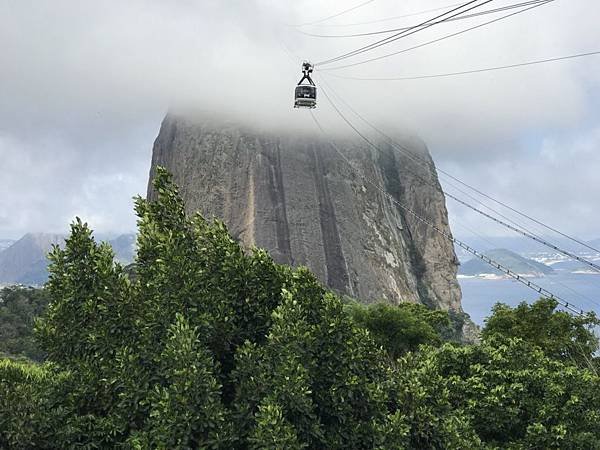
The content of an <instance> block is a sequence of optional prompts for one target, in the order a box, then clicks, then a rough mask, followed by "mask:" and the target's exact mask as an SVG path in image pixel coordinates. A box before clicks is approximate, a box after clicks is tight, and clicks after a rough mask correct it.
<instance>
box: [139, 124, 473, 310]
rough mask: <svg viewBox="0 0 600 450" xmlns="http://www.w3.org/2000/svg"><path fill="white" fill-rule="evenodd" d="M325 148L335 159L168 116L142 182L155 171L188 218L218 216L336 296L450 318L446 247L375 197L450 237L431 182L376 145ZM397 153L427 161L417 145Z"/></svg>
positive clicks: (455, 295) (455, 292)
mask: <svg viewBox="0 0 600 450" xmlns="http://www.w3.org/2000/svg"><path fill="white" fill-rule="evenodd" d="M336 145H337V147H338V148H339V149H340V150H341V151H342V152H343V155H344V156H343V157H342V156H340V155H339V153H337V152H336V151H335V149H334V148H333V147H332V146H331V145H330V143H329V142H325V141H324V140H320V139H318V138H314V137H307V136H303V135H300V134H296V135H294V134H287V135H283V134H277V135H275V134H272V135H269V134H265V133H262V132H257V131H255V130H252V129H248V128H245V127H241V126H238V125H232V124H223V123H218V122H214V121H212V122H211V121H208V120H202V121H192V120H187V119H184V118H181V117H176V116H172V115H168V116H167V117H166V118H165V120H164V121H163V123H162V126H161V130H160V133H159V135H158V137H157V139H156V141H155V143H154V149H153V155H152V169H151V174H150V177H151V178H152V173H153V171H154V167H156V166H157V165H161V166H165V167H166V168H167V169H168V170H169V171H171V172H172V173H173V176H174V180H175V182H176V183H177V184H178V185H179V186H180V191H181V194H182V196H183V198H184V200H185V202H186V208H187V210H188V212H189V213H193V212H196V211H200V212H201V213H202V214H203V215H204V216H205V217H208V218H210V217H218V218H220V219H222V220H224V222H225V223H226V224H227V226H228V227H229V230H230V232H231V233H232V235H233V236H235V237H236V238H238V239H239V240H241V241H242V242H243V243H244V244H245V245H246V246H248V247H251V246H258V247H262V248H266V249H267V250H269V251H270V253H271V255H273V257H274V259H275V260H277V261H278V262H281V263H285V264H291V265H296V266H297V265H305V266H308V267H309V268H310V269H311V270H312V271H313V272H314V273H315V274H316V275H317V276H318V277H319V278H320V279H321V280H322V281H323V282H324V283H325V284H326V285H328V286H329V287H331V288H332V289H334V290H336V291H339V292H341V293H345V294H348V295H350V296H353V297H356V298H359V299H361V300H362V301H365V302H372V301H376V300H386V301H388V302H391V303H398V302H400V301H410V302H419V303H424V304H427V305H429V306H431V307H435V308H441V309H446V310H448V309H450V310H454V311H461V306H460V299H461V292H460V288H459V285H458V283H457V281H456V271H457V259H456V256H455V254H454V249H453V246H452V244H451V243H450V242H449V241H448V240H446V239H445V238H443V237H442V236H440V235H439V234H437V233H436V232H435V231H434V230H432V229H431V228H429V227H427V226H426V225H424V224H423V223H421V222H419V221H418V220H416V219H415V218H414V217H412V216H411V215H409V214H406V213H405V212H404V211H403V210H402V209H401V208H399V207H398V206H397V205H395V204H394V203H393V202H392V201H390V200H389V198H388V197H386V196H385V195H383V193H382V192H381V191H380V190H379V189H378V187H381V188H383V189H384V190H385V191H386V192H387V193H389V194H390V195H392V196H393V198H395V199H397V200H398V201H400V202H402V203H403V204H405V205H406V206H408V207H409V208H411V209H412V210H414V211H416V212H417V213H418V214H420V215H422V216H423V217H426V218H427V219H428V220H430V221H432V222H433V223H435V224H436V226H437V227H439V228H441V229H442V230H444V231H445V232H447V233H450V229H449V226H448V218H447V211H446V206H445V200H444V195H443V193H442V191H441V188H440V186H439V183H438V180H437V175H436V174H435V173H432V171H430V170H428V169H427V168H425V167H423V166H422V165H420V164H418V163H416V162H414V161H413V160H411V159H410V158H408V157H406V156H404V155H402V154H400V153H398V152H397V150H394V149H393V148H392V147H391V146H389V145H387V144H384V143H381V145H379V146H378V147H379V149H378V150H374V149H372V148H370V147H369V146H367V145H366V144H365V143H364V142H359V141H357V140H339V141H336ZM408 145H409V146H410V148H411V150H412V151H414V152H415V153H417V154H419V156H420V157H424V158H427V160H429V161H430V162H431V157H430V155H429V152H428V151H427V148H426V147H425V146H424V144H423V143H421V142H420V141H416V140H413V141H410V142H408ZM415 174H417V175H415ZM363 177H365V178H367V179H368V180H371V181H372V182H373V183H374V184H375V185H376V186H374V185H373V184H371V183H368V182H365V180H364V178H363ZM419 178H422V179H424V180H427V181H428V182H427V183H425V182H424V181H423V180H422V179H419ZM150 181H151V180H150ZM153 196H154V193H153V191H152V188H151V184H149V188H148V197H149V198H153Z"/></svg>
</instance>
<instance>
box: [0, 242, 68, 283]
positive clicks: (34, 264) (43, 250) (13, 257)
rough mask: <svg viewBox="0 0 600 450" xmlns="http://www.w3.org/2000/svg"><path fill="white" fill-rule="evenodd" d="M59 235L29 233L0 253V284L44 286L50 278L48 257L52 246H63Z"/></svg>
mask: <svg viewBox="0 0 600 450" xmlns="http://www.w3.org/2000/svg"><path fill="white" fill-rule="evenodd" d="M63 241H64V237H63V236H61V235H59V234H49V233H28V234H26V235H25V236H23V237H22V238H21V239H19V240H18V241H16V242H15V243H14V244H12V245H11V246H10V247H8V248H7V249H5V250H4V251H3V252H1V253H0V283H4V284H11V283H13V284H31V285H36V284H42V283H44V282H45V281H46V278H48V272H47V271H46V266H47V261H46V255H47V253H48V252H49V251H50V248H51V247H52V244H61V243H62V242H63Z"/></svg>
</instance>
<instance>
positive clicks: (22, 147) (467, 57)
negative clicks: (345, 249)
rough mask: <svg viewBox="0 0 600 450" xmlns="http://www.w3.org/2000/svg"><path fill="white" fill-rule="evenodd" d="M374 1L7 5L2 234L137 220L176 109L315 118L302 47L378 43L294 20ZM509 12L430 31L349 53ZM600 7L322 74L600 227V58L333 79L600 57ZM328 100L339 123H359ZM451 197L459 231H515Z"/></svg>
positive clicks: (451, 161) (381, 111)
mask: <svg viewBox="0 0 600 450" xmlns="http://www.w3.org/2000/svg"><path fill="white" fill-rule="evenodd" d="M514 1H516V0H514ZM359 3H361V2H360V1H356V2H350V1H349V0H344V1H342V0H336V1H328V2H323V1H317V0H295V1H291V0H290V1H288V0H173V1H168V2H166V1H164V0H160V1H159V0H155V1H152V0H145V1H140V0H129V1H127V2H122V1H112V0H111V1H109V0H106V1H96V2H91V1H78V0H47V1H44V0H37V1H27V0H0V42H2V50H1V51H0V161H1V162H2V172H1V173H2V175H1V176H0V238H18V237H20V236H21V235H22V234H24V233H25V232H29V231H52V232H61V231H64V230H65V229H66V228H67V226H68V223H69V222H70V220H71V219H72V218H73V217H74V216H75V215H79V216H81V217H83V218H84V219H86V220H88V221H89V222H90V223H91V225H92V227H93V228H95V229H96V230H99V231H101V232H126V231H132V230H134V228H135V217H134V216H133V213H132V201H131V198H132V196H134V195H135V194H142V195H143V194H144V193H145V190H146V183H147V178H148V171H149V167H150V158H151V149H152V143H153V140H154V138H155V137H156V135H157V133H158V129H159V126H160V122H161V120H162V118H163V117H164V114H165V113H166V112H167V111H168V110H177V109H178V108H189V107H193V108H196V109H202V110H205V111H209V112H218V113H222V114H228V115H238V116H241V117H252V118H253V119H254V120H256V121H259V122H260V123H261V125H262V126H271V125H272V126H275V125H277V126H291V125H292V124H294V125H298V126H306V127H308V126H312V125H311V123H310V116H309V115H308V114H306V111H296V110H293V109H292V108H291V95H292V91H293V86H294V85H295V83H296V82H297V80H298V78H299V75H300V73H299V63H298V58H306V59H310V60H312V61H320V60H324V59H328V58H330V57H333V56H337V55H340V54H342V53H345V52H347V51H351V50H353V49H355V48H358V47H361V46H363V45H366V44H369V43H371V42H372V41H374V40H376V39H378V37H377V36H376V37H375V38H373V37H367V38H329V39H325V38H314V37H309V36H306V35H303V34H301V33H299V32H298V29H299V28H298V27H294V26H292V25H296V24H303V23H307V22H314V21H317V20H320V19H322V18H325V17H327V16H329V15H332V14H335V13H337V12H339V11H342V10H344V9H346V8H348V7H349V6H352V5H357V4H359ZM452 3H453V2H452V1H449V0H445V1H444V0H428V1H426V2H423V1H422V0H404V1H402V2H398V1H397V0H374V1H372V2H370V3H369V4H367V5H365V6H363V7H361V8H358V9H356V10H354V11H352V12H350V13H347V14H344V15H342V16H339V17H337V18H334V19H331V20H327V21H324V22H321V23H319V24H317V25H313V26H303V27H301V28H300V30H303V31H305V32H308V33H316V34H344V33H360V32H368V31H373V30H380V29H386V28H394V27H400V26H406V25H411V24H414V23H416V22H418V21H420V20H424V19H428V18H430V17H432V15H435V14H437V13H433V12H430V13H427V14H424V15H419V16H411V17H405V18H400V19H395V20H390V21H385V22H377V23H373V24H367V25H355V26H348V25H349V24H355V23H362V22H369V21H374V20H379V19H383V18H389V17H393V16H399V15H405V14H411V13H414V12H419V11H422V10H424V9H432V8H437V7H443V6H448V5H449V4H452ZM509 3H511V1H510V0H509V1H507V0H494V1H493V2H491V3H489V4H488V5H486V6H483V7H482V9H486V8H495V7H500V6H504V5H506V4H509ZM494 17H498V15H495V16H485V17H483V18H481V17H480V18H477V19H471V20H462V21H456V22H453V23H452V24H444V25H439V26H435V27H431V28H430V29H429V30H426V31H422V32H420V33H417V34H415V35H414V36H411V37H408V38H405V39H401V40H399V41H397V42H395V43H392V44H389V45H385V46H383V47H382V48H381V49H378V50H375V51H373V52H369V53H366V54H365V55H361V57H357V58H355V59H352V60H347V62H354V61H360V60H362V59H363V56H368V57H372V56H379V55H383V54H385V53H390V52H393V51H399V50H402V49H404V48H407V47H411V46H414V45H417V44H419V43H422V42H425V41H428V40H431V39H435V38H438V37H440V36H443V35H446V34H449V33H453V32H456V31H459V30H462V29H464V28H467V27H470V26H473V25H476V24H478V23H481V22H484V21H487V20H490V19H491V18H494ZM598 17H600V4H599V3H598V2H597V1H596V0H556V1H554V2H553V3H550V4H548V5H545V6H542V7H540V8H536V9H534V10H532V11H528V12H526V13H523V14H520V15H517V16H514V17H511V18H509V19H507V20H504V21H500V22H498V23H494V24H491V25H489V26H485V27H483V28H481V29H477V30H473V31H471V32H469V33H466V34H464V35H461V36H456V37H454V38H451V39H448V40H445V41H442V42H438V43H436V44H434V45H430V46H426V47H423V48H420V49H417V50H414V51H410V52H406V53H403V54H400V55H397V56H394V57H391V58H386V59H383V60H381V61H377V62H373V63H369V64H364V65H360V66H356V67H351V68H346V69H340V70H331V71H325V70H321V71H319V70H317V72H316V74H315V75H316V76H315V78H316V79H317V82H319V80H324V81H325V82H327V83H329V84H330V85H331V86H332V88H333V89H334V90H335V92H336V93H337V94H340V95H342V96H344V98H345V99H346V100H347V101H348V102H349V103H351V105H352V106H353V107H355V108H356V109H357V110H359V111H360V112H361V113H362V114H363V115H364V116H365V117H366V118H368V119H370V120H372V121H373V122H375V123H377V124H378V125H379V126H381V127H382V128H384V129H385V130H386V131H388V132H389V133H395V132H400V131H403V132H405V131H407V130H408V131H409V132H410V133H414V134H416V135H418V136H420V137H421V138H422V139H423V140H424V141H425V142H426V143H427V144H428V146H429V148H430V150H431V152H432V154H433V155H434V158H435V160H436V163H437V164H438V166H439V167H441V168H443V169H445V170H447V171H449V172H450V173H453V174H454V175H456V176H458V177H460V178H461V179H463V180H464V181H466V182H468V183H470V184H473V185H475V186H477V187H479V188H480V189H482V190H484V191H485V192H488V193H490V194H493V195H494V196H496V197H498V198H500V199H502V200H503V201H505V202H508V203H510V204H512V205H513V206H515V207H517V208H519V209H522V210H525V211H527V212H528V213H530V214H532V215H534V216H535V217H538V218H540V219H542V220H544V221H548V222H549V223H551V224H552V225H554V226H556V227H558V228H560V229H562V230H563V231H565V232H568V233H573V234H576V235H579V236H582V237H583V238H586V239H587V238H595V237H600V229H599V226H598V225H599V224H600V211H599V210H598V208H597V205H598V199H600V177H599V176H598V173H599V171H600V102H599V99H600V56H592V57H589V58H582V59H576V60H571V61H567V62H560V63H553V64H547V65H539V66H532V67H527V68H521V69H515V70H507V71H498V72H488V73H481V74H473V75H464V76H459V77H451V78H436V79H426V80H415V81H385V82H383V81H357V80H348V79H341V78H337V77H334V75H338V76H351V77H352V76H354V77H380V78H381V77H401V76H419V75H429V74H436V73H443V72H454V71H462V70H470V69H479V68H484V67H490V66H498V65H504V64H515V63H520V62H524V61H528V60H536V59H544V58H552V57H557V56H563V55H568V54H574V53H582V52H590V51H596V50H600V27H598ZM326 67H327V66H323V69H325V68H326ZM329 67H334V65H333V64H331V65H329ZM317 69H318V67H317ZM320 100H321V101H320V105H319V108H318V109H317V114H319V115H320V117H321V119H322V121H323V123H324V124H325V125H326V127H328V128H330V129H332V130H333V129H335V130H343V127H344V124H343V123H342V122H341V120H340V119H339V117H337V116H336V115H335V114H334V113H333V112H332V111H331V108H330V107H329V106H328V105H327V103H326V102H325V101H324V99H323V98H322V96H321V99H320ZM365 131H367V130H365ZM447 187H448V190H449V191H451V190H452V187H451V186H447ZM450 202H451V200H450V201H449V203H448V206H449V209H450V215H451V223H452V226H453V230H454V232H455V234H457V235H459V236H464V237H469V235H470V234H471V233H472V231H470V230H477V232H478V233H481V234H485V235H499V234H504V232H503V231H502V230H500V229H499V228H497V227H496V226H494V225H493V224H489V223H488V222H487V221H485V220H484V219H481V218H480V217H478V216H476V215H474V214H472V213H469V212H467V211H464V210H463V208H461V207H458V206H456V205H454V204H452V203H450Z"/></svg>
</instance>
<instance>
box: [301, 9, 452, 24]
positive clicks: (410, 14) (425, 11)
mask: <svg viewBox="0 0 600 450" xmlns="http://www.w3.org/2000/svg"><path fill="white" fill-rule="evenodd" d="M461 4H462V3H454V4H452V5H446V6H441V7H439V8H433V9H426V10H424V11H417V12H413V13H409V14H403V15H401V16H393V17H386V18H384V19H377V20H370V21H367V22H355V23H332V24H326V25H322V24H319V25H317V26H318V27H328V28H333V27H356V26H359V25H371V24H373V23H381V22H389V21H391V20H398V19H405V18H407V17H415V16H422V15H423V14H428V13H430V12H436V11H443V10H445V9H448V8H453V7H455V6H459V5H461ZM306 25H308V24H306Z"/></svg>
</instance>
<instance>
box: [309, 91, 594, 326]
mask: <svg viewBox="0 0 600 450" xmlns="http://www.w3.org/2000/svg"><path fill="white" fill-rule="evenodd" d="M323 93H324V94H325V97H326V98H327V99H328V100H329V102H330V104H331V105H332V106H333V107H334V108H335V106H334V105H333V103H332V102H331V99H330V98H329V96H328V95H327V92H326V91H325V90H323ZM310 113H311V116H312V118H313V120H314V121H315V123H316V124H317V127H318V128H319V129H320V130H321V132H322V133H323V135H324V136H327V135H326V133H325V130H324V129H323V128H322V127H321V124H320V123H319V122H318V121H317V119H316V117H315V115H314V114H313V112H312V111H311V112H310ZM329 144H330V145H331V146H332V148H334V150H335V151H336V152H337V153H338V155H339V156H340V157H342V158H343V159H344V161H345V162H346V163H347V164H348V166H349V167H350V168H351V169H352V170H353V171H354V172H355V173H356V174H357V175H358V176H359V177H360V178H362V179H363V180H364V181H366V182H367V183H369V184H370V185H371V186H373V187H374V188H375V189H377V190H378V191H380V192H381V193H382V194H383V195H384V196H385V197H386V198H388V200H390V201H391V202H392V203H393V204H395V205H397V206H398V207H399V208H401V209H402V210H403V211H405V212H406V213H408V214H409V215H411V216H412V217H414V218H415V219H416V220H417V221H419V222H421V223H423V224H424V225H426V226H427V227H429V228H431V229H432V230H434V231H435V232H436V233H438V234H440V235H441V236H443V237H444V238H446V239H448V240H449V241H451V242H452V243H453V244H455V245H458V246H459V247H461V248H463V249H464V250H466V251H467V252H469V253H471V254H472V255H474V256H476V257H477V258H479V259H481V260H482V261H484V262H486V263H487V264H489V265H491V266H492V267H494V268H496V269H498V270H500V271H501V272H503V273H505V274H506V275H508V276H509V277H511V278H513V279H514V280H516V281H518V282H520V283H522V284H523V285H525V286H527V287H528V288H530V289H532V290H534V291H535V292H537V293H538V294H540V295H541V296H543V297H545V298H549V299H552V300H555V301H556V302H557V303H559V304H560V305H561V306H562V307H563V308H565V309H567V310H569V311H571V312H572V313H573V314H576V315H585V314H586V313H585V312H584V311H583V310H582V309H581V308H579V307H577V306H575V305H574V304H573V303H572V302H568V301H566V300H564V299H562V298H561V297H559V296H557V295H555V294H553V293H552V292H550V291H548V290H547V289H544V288H543V287H541V286H539V285H537V284H535V283H534V282H532V281H530V280H528V279H526V278H524V277H522V276H521V275H519V274H518V273H516V272H513V271H512V270H511V269H509V268H507V267H504V266H503V265H502V264H500V263H498V262H496V261H494V260H493V259H491V258H489V257H487V256H486V255H484V254H482V253H480V252H478V251H477V250H475V249H474V248H472V247H471V246H469V245H467V244H466V243H464V242H463V241H461V240H459V239H457V238H455V237H454V236H452V235H451V234H450V233H448V232H446V231H444V230H442V229H441V228H439V227H438V226H437V225H436V224H434V223H433V222H432V221H430V220H428V219H425V218H423V217H422V216H421V215H420V214H418V213H417V212H416V211H414V210H413V209H412V208H410V207H408V206H407V205H405V204H404V203H402V202H400V201H398V200H397V199H396V198H394V197H393V196H392V195H391V194H390V193H389V192H387V191H386V190H385V189H383V188H382V187H381V186H379V185H378V184H377V183H376V182H374V181H372V180H371V179H370V178H368V177H367V176H365V175H364V174H362V173H361V172H360V171H358V170H357V169H355V168H354V166H352V163H351V162H350V161H349V160H348V158H346V156H345V155H344V154H343V152H342V151H341V150H340V149H339V148H338V147H337V145H335V143H333V142H332V141H329ZM375 148H377V147H375Z"/></svg>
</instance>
